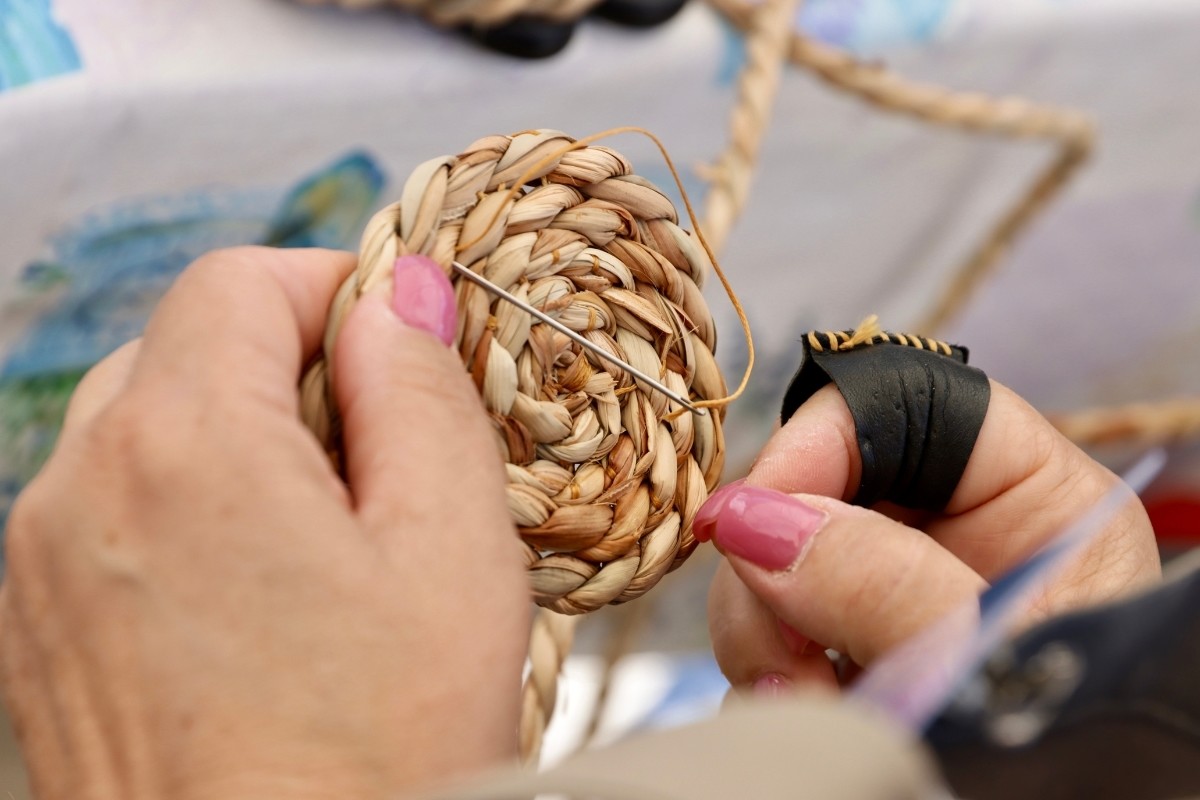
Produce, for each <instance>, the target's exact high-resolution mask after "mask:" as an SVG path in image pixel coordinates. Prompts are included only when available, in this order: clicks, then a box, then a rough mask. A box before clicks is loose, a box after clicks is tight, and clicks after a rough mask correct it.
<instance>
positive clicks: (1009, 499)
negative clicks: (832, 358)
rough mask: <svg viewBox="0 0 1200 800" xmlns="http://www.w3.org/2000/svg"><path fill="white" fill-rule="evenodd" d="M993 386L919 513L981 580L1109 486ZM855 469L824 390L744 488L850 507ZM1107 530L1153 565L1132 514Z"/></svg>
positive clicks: (833, 403) (853, 447)
mask: <svg viewBox="0 0 1200 800" xmlns="http://www.w3.org/2000/svg"><path fill="white" fill-rule="evenodd" d="M991 387H992V396H991V402H990V404H989V406H988V410H987V415H986V416H985V418H984V422H983V426H982V428H981V429H980V431H979V437H978V439H977V440H976V442H975V447H974V450H973V451H972V454H971V458H970V460H969V461H968V463H967V467H966V469H965V471H964V472H963V475H962V478H961V479H960V481H959V484H958V487H957V488H956V490H955V492H954V495H953V497H952V498H951V500H950V503H949V505H948V506H947V507H946V512H945V513H944V514H943V515H940V516H935V517H932V518H930V517H928V516H926V518H925V522H926V523H927V524H926V525H924V526H922V527H924V528H925V530H926V532H927V533H929V534H930V535H931V536H933V537H934V538H935V539H936V540H937V541H938V542H939V543H940V544H941V545H942V546H943V547H945V548H946V549H947V550H949V551H950V552H952V553H953V554H954V555H956V556H957V557H958V558H959V559H961V560H962V561H963V562H965V563H966V564H967V565H968V566H969V567H971V568H972V569H973V570H975V571H976V572H978V573H979V574H980V575H982V576H983V577H985V578H989V579H990V578H994V577H996V576H998V575H1000V574H1002V573H1003V572H1005V571H1006V570H1007V569H1008V568H1009V567H1011V566H1013V565H1014V564H1016V563H1017V562H1019V561H1020V560H1021V559H1022V558H1024V557H1025V556H1027V555H1028V554H1029V553H1031V552H1032V551H1034V550H1036V549H1037V548H1038V547H1040V546H1042V545H1043V544H1045V542H1046V541H1047V540H1048V539H1049V538H1050V537H1051V536H1053V535H1054V534H1055V532H1057V531H1058V530H1060V529H1061V528H1062V527H1064V526H1065V525H1066V524H1068V523H1069V522H1071V521H1072V520H1073V519H1075V518H1076V517H1078V516H1079V515H1080V514H1082V513H1083V512H1084V511H1085V510H1086V509H1088V508H1089V507H1091V506H1092V505H1093V504H1094V503H1096V502H1097V501H1098V500H1099V498H1100V497H1101V496H1102V495H1103V494H1104V492H1105V491H1107V489H1108V488H1109V487H1110V486H1112V484H1113V483H1114V482H1115V481H1116V480H1117V478H1116V477H1115V476H1114V475H1112V473H1110V472H1109V471H1108V470H1107V469H1105V468H1104V467H1102V466H1101V465H1100V464H1098V463H1096V462H1095V461H1093V460H1092V459H1090V458H1088V456H1087V455H1086V454H1084V453H1083V452H1082V451H1080V450H1079V449H1078V448H1077V447H1075V446H1074V445H1073V444H1071V443H1070V442H1068V441H1067V440H1066V439H1065V438H1064V437H1063V436H1062V435H1061V434H1059V433H1058V431H1056V430H1054V428H1053V427H1052V426H1051V425H1050V423H1049V422H1047V421H1046V419H1045V418H1044V417H1042V416H1041V415H1040V414H1038V413H1037V411H1035V410H1034V409H1033V408H1032V407H1031V406H1029V405H1028V404H1027V403H1026V402H1025V401H1024V400H1022V399H1021V398H1019V397H1018V396H1017V395H1016V394H1014V393H1013V392H1012V391H1011V390H1009V389H1007V388H1006V387H1004V386H1003V385H1001V384H998V383H996V382H995V381H992V382H991ZM861 470H862V460H861V456H860V455H859V451H858V444H857V437H856V435H855V426H854V419H853V417H852V416H851V414H850V410H849V409H848V408H847V406H846V403H845V401H844V400H843V399H842V396H841V395H840V394H839V393H838V391H837V389H836V388H835V387H834V386H832V385H830V386H826V387H824V388H823V389H821V390H820V391H818V392H817V393H816V394H814V395H813V396H812V398H810V399H809V400H808V401H807V402H806V403H804V405H802V406H801V407H800V408H799V410H797V412H796V413H795V415H794V416H793V417H792V418H791V419H790V420H788V422H787V424H786V425H784V426H783V427H782V428H780V430H779V431H778V432H777V433H776V434H775V436H774V437H772V439H771V440H770V441H769V442H768V443H767V445H766V447H765V448H764V449H763V452H762V454H761V456H760V457H759V459H758V461H757V462H756V463H755V465H754V467H753V468H752V469H751V472H750V475H749V476H748V477H747V481H748V482H749V483H752V484H756V485H760V486H765V487H768V488H772V489H776V490H778V491H782V492H787V493H800V494H802V493H808V494H819V495H824V496H826V497H834V498H838V499H845V500H848V499H850V498H851V497H853V496H854V494H855V493H856V491H857V488H858V482H859V476H860V474H861ZM1139 515H1140V516H1139ZM905 521H908V522H910V523H911V522H912V520H911V519H908V518H906V520H905ZM1110 528H1112V530H1113V536H1118V537H1127V538H1128V541H1127V542H1126V543H1125V544H1127V545H1128V546H1127V547H1122V548H1118V549H1119V550H1120V551H1121V554H1122V555H1123V556H1124V555H1128V553H1129V551H1130V549H1132V550H1134V551H1135V553H1136V555H1137V558H1135V559H1134V562H1136V563H1138V564H1139V565H1142V566H1144V565H1145V564H1146V563H1148V562H1150V561H1153V562H1155V563H1156V562H1157V559H1156V556H1155V555H1154V553H1153V550H1154V543H1153V535H1152V532H1151V531H1150V528H1149V523H1148V522H1147V521H1146V520H1145V518H1144V511H1142V510H1141V509H1140V507H1130V508H1127V509H1124V510H1123V511H1122V512H1121V517H1120V518H1119V519H1117V520H1115V521H1114V522H1113V524H1112V525H1111V526H1110Z"/></svg>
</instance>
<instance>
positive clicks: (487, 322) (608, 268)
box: [302, 131, 726, 614]
mask: <svg viewBox="0 0 1200 800" xmlns="http://www.w3.org/2000/svg"><path fill="white" fill-rule="evenodd" d="M573 142H574V140H573V139H571V138H569V137H568V136H566V135H565V134H563V133H560V132H558V131H527V132H523V133H519V134H515V135H513V136H491V137H488V138H485V139H480V140H479V141H477V142H475V143H474V144H472V145H471V146H470V147H468V148H467V150H466V151H465V152H463V153H462V154H460V155H458V156H449V157H444V158H437V159H434V160H432V161H428V162H426V163H425V164H423V165H421V166H420V167H418V168H417V169H416V170H415V171H414V172H413V173H412V175H411V176H410V177H409V179H408V182H407V183H406V184H405V187H404V193H403V196H402V198H401V200H400V202H399V203H396V204H394V205H392V206H389V207H388V208H385V209H384V210H383V211H381V212H379V213H378V214H377V215H376V216H375V218H374V219H373V220H372V221H371V222H370V224H369V225H368V227H367V230H366V233H365V234H364V237H363V244H362V250H361V253H360V257H359V264H358V269H357V271H356V272H355V273H354V274H353V275H352V276H351V277H350V278H349V279H348V280H347V281H346V283H345V284H344V285H343V286H342V288H341V291H340V292H339V294H338V298H337V299H336V300H335V301H334V308H333V310H332V312H331V317H330V322H329V329H328V332H327V335H326V342H325V345H326V346H325V354H326V361H322V362H320V363H318V364H316V365H314V367H313V368H312V369H311V370H310V371H309V373H308V375H307V376H306V377H305V380H304V385H303V386H302V393H303V400H304V402H303V406H304V413H305V420H306V422H307V423H308V424H309V426H310V427H312V428H313V430H314V431H316V432H317V434H318V435H319V436H320V437H321V438H322V439H323V440H324V441H325V443H326V445H327V447H328V448H329V449H330V451H331V452H336V451H337V428H338V425H337V421H336V419H335V418H334V409H333V405H332V403H331V402H330V401H329V398H330V397H331V396H332V394H331V390H330V387H329V385H328V378H327V376H328V374H329V370H328V369H327V361H328V359H329V357H330V353H331V352H332V345H333V342H334V340H335V338H336V336H337V331H338V329H339V328H340V326H341V321H342V319H343V318H344V316H345V314H346V311H347V310H348V309H349V307H350V306H351V305H352V304H353V302H354V301H355V299H356V298H357V297H358V296H359V295H360V294H361V293H362V292H363V291H365V290H367V289H369V288H371V287H372V286H375V285H377V284H378V283H379V282H381V281H388V282H390V281H391V272H392V266H393V264H394V262H395V259H396V258H397V256H400V255H405V254H410V253H421V254H424V255H427V256H429V257H430V258H432V259H433V260H434V261H436V262H437V263H439V264H441V265H442V266H443V267H445V268H446V271H447V275H449V276H450V277H451V279H452V280H453V281H454V283H455V288H456V291H457V295H458V309H459V329H458V334H457V340H456V344H457V347H458V350H459V352H460V353H461V355H462V357H463V361H464V363H465V364H466V367H467V368H468V370H469V371H470V373H471V375H472V377H473V378H474V380H475V383H476V385H477V386H478V387H479V391H480V394H481V396H482V398H483V402H484V404H485V406H486V408H487V411H488V413H489V414H490V416H491V419H492V423H493V426H494V428H495V432H496V442H497V445H498V446H499V448H500V451H501V453H502V454H503V456H504V458H505V460H506V461H507V462H508V463H507V471H508V480H509V484H508V487H507V493H508V507H509V510H510V511H511V513H512V516H513V519H514V521H515V522H516V524H517V526H518V529H519V532H520V535H521V540H522V542H523V544H522V547H523V550H524V552H525V555H526V558H527V562H528V565H529V572H530V577H531V580H532V583H533V590H534V597H535V599H536V601H537V602H538V603H539V604H540V605H542V606H546V607H548V608H551V609H554V610H555V611H559V612H562V613H567V614H579V613H584V612H588V611H592V610H594V609H597V608H600V607H601V606H604V605H606V604H608V603H621V602H625V601H627V600H631V599H633V598H635V597H638V596H639V595H641V594H642V593H644V592H645V591H646V590H648V589H649V588H650V587H652V586H653V585H654V584H656V583H657V582H658V581H659V579H661V578H662V576H663V575H664V574H666V573H667V572H669V571H670V570H672V569H674V568H675V567H677V566H679V565H680V564H681V563H683V561H684V559H686V558H687V556H688V555H690V554H691V552H692V550H693V549H695V546H696V542H695V539H693V537H692V534H691V527H692V520H693V519H694V518H695V515H696V512H697V510H698V509H699V508H700V505H701V504H702V503H703V502H704V500H705V499H706V498H707V496H708V492H709V491H710V490H711V489H713V488H715V486H716V484H717V482H718V480H719V478H720V475H721V468H722V466H723V462H724V455H723V454H724V441H723V438H722V433H721V418H722V416H723V414H722V412H720V411H718V410H717V409H710V410H709V413H707V414H704V415H698V414H693V413H690V412H686V411H684V412H683V413H673V412H678V411H680V410H681V409H679V408H678V407H677V404H675V403H673V402H671V401H670V400H668V399H667V398H666V397H665V396H664V395H663V394H661V393H660V392H658V391H656V390H654V389H652V388H650V387H649V386H645V385H643V384H642V383H641V382H640V381H638V380H635V379H634V378H633V377H632V376H630V375H629V374H628V373H626V372H625V371H624V370H622V369H620V368H619V367H616V366H614V365H613V364H611V363H610V362H608V361H607V360H604V359H601V358H599V357H598V356H595V355H594V354H591V353H588V352H587V351H586V350H585V349H583V348H581V347H580V346H579V345H578V344H576V343H574V342H572V341H571V340H570V339H568V338H567V337H566V336H563V335H562V334H561V333H559V332H557V331H555V330H553V329H552V328H550V327H549V326H548V325H545V324H543V323H540V322H538V321H537V320H536V319H534V318H533V317H532V316H530V315H529V314H528V313H526V312H524V311H521V310H520V309H519V308H517V307H516V306H514V305H512V304H511V303H509V302H507V301H505V300H502V299H499V298H496V297H494V296H493V295H492V294H490V293H489V292H488V291H487V290H485V289H483V288H481V287H479V286H477V285H476V284H474V283H472V282H470V281H467V280H462V279H459V276H457V274H455V273H454V272H453V271H452V270H451V269H450V267H449V265H450V263H451V262H452V261H453V260H458V261H459V262H460V263H462V264H464V265H466V266H467V267H469V268H470V269H471V270H472V271H474V272H477V273H480V274H482V275H483V276H484V277H485V278H487V279H488V280H490V281H492V282H493V283H496V284H498V285H500V286H501V287H503V288H505V289H507V290H509V291H510V292H512V293H513V294H515V295H516V296H517V297H519V298H521V299H522V300H525V301H527V302H528V303H530V304H532V305H533V306H534V307H536V308H538V309H540V310H542V311H544V312H546V313H547V314H549V315H550V316H552V317H554V318H555V319H557V320H558V321H559V322H561V323H563V324H564V325H566V326H567V327H569V328H570V329H572V330H574V331H577V332H578V333H580V334H581V335H583V336H584V337H586V338H587V339H588V340H589V341H591V342H593V343H595V344H597V345H599V346H600V347H602V348H604V349H605V350H606V351H607V352H610V353H613V354H614V355H616V356H617V357H619V358H621V359H622V360H624V361H626V362H627V363H629V364H631V365H633V366H634V367H636V368H638V369H639V370H641V371H643V372H645V373H646V374H649V375H653V376H659V378H660V380H661V381H662V382H663V383H665V384H666V385H667V386H669V387H670V388H671V389H673V390H675V391H677V392H679V393H680V394H683V395H685V396H690V397H691V398H694V399H700V400H704V399H718V398H722V397H724V396H725V395H726V391H725V381H724V379H723V378H722V376H721V373H720V371H719V370H718V369H717V365H716V362H715V361H714V359H713V356H712V351H713V348H714V347H715V345H716V331H715V330H714V327H713V321H712V317H711V315H710V314H709V310H708V306H707V305H706V304H705V302H704V299H703V297H702V296H701V293H700V286H701V283H702V281H703V278H704V276H705V274H706V273H707V271H708V270H709V269H710V263H709V259H708V256H707V255H706V253H705V250H704V249H703V248H702V247H701V246H700V244H699V242H698V241H697V240H696V239H695V237H694V236H693V235H692V234H690V233H688V232H687V231H684V230H683V229H682V228H680V227H679V225H678V216H677V215H676V213H675V208H674V207H673V205H672V204H671V202H670V200H668V199H667V197H666V196H665V195H664V194H663V193H662V192H661V191H660V190H659V189H657V188H656V187H655V186H653V185H652V184H651V183H649V182H648V181H646V180H645V179H643V178H640V177H638V176H637V175H634V174H633V170H632V167H631V166H630V164H629V162H628V161H627V160H626V159H625V158H624V157H623V156H621V155H620V154H619V153H617V152H615V151H613V150H611V149H609V148H606V147H597V146H591V147H583V148H581V149H575V150H570V151H569V152H564V151H565V150H566V149H567V148H568V147H569V146H570V145H571V144H572V143H573ZM542 162H545V163H542ZM538 165H540V166H538ZM535 166H538V168H537V169H536V170H535V171H534V172H533V173H532V176H530V175H529V174H527V173H529V172H530V170H533V168H534V167H535ZM522 178H524V179H525V180H527V181H528V182H527V183H526V184H525V185H524V186H522V187H521V189H520V190H519V191H518V192H516V193H514V192H512V191H510V189H511V187H512V186H513V184H514V182H516V181H518V180H521V179H522Z"/></svg>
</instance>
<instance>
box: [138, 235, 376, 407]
mask: <svg viewBox="0 0 1200 800" xmlns="http://www.w3.org/2000/svg"><path fill="white" fill-rule="evenodd" d="M354 265H355V258H354V256H353V255H351V254H350V253H344V252H339V251H334V250H318V249H306V250H300V249H288V250H282V249H274V248H269V247H240V248H234V249H229V250H219V251H215V252H213V253H210V254H209V255H206V256H204V257H203V258H201V259H199V260H198V261H196V262H195V263H194V264H192V266H190V267H188V268H187V269H186V270H185V271H184V273H183V274H182V275H181V276H180V277H179V280H178V281H176V283H175V285H174V286H172V287H171V289H170V290H169V291H168V292H167V294H166V296H165V297H164V298H163V300H162V302H161V303H160V304H159V306H158V308H157V309H156V310H155V312H154V314H153V316H151V318H150V322H149V324H148V325H147V326H146V332H145V335H144V337H143V342H142V348H141V353H140V354H139V357H138V361H137V364H136V365H135V367H134V373H133V376H132V377H131V383H137V382H138V381H143V382H144V381H146V380H154V379H156V378H163V377H166V378H168V379H169V380H171V381H172V382H173V383H175V384H176V385H177V386H179V387H180V388H181V390H182V391H184V392H189V393H192V394H193V395H194V396H196V397H198V398H202V397H206V396H211V393H212V392H214V391H225V392H237V393H239V394H247V393H248V394H250V395H251V396H259V397H262V396H264V395H265V396H266V397H267V398H269V399H271V400H273V401H278V402H280V403H283V404H284V406H285V407H288V408H291V407H294V406H295V405H296V404H297V402H298V401H297V398H296V392H295V386H296V382H297V380H298V378H299V376H300V371H301V369H302V368H303V366H304V363H305V362H306V361H307V360H308V359H310V358H311V357H312V356H313V354H314V353H316V351H317V350H318V348H319V347H320V344H321V339H322V336H323V334H324V331H325V320H326V317H327V315H328V312H329V307H330V304H331V303H332V302H333V298H334V296H335V294H336V293H337V290H338V287H339V285H340V284H341V283H342V282H343V281H344V280H345V278H346V277H347V276H348V275H349V274H350V272H351V271H352V270H353V269H354Z"/></svg>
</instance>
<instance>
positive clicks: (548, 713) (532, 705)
mask: <svg viewBox="0 0 1200 800" xmlns="http://www.w3.org/2000/svg"><path fill="white" fill-rule="evenodd" d="M578 619H579V618H578V617H568V616H564V615H562V614H557V613H555V612H553V611H550V610H548V609H544V608H543V609H541V610H540V611H539V612H538V614H537V616H536V617H534V620H533V628H532V629H531V631H530V634H529V675H528V676H527V677H526V678H525V685H524V686H523V687H522V689H521V722H520V728H519V736H518V741H519V743H520V756H521V763H522V764H530V765H536V764H537V762H538V759H539V758H540V757H541V753H542V743H543V741H544V740H545V736H546V728H547V727H548V726H549V725H550V720H551V719H552V718H553V716H554V709H555V707H556V706H557V705H558V681H559V676H560V675H561V673H562V666H563V663H564V662H565V661H566V660H567V655H568V654H569V653H570V652H571V646H572V644H573V643H574V640H575V627H576V625H577V623H578Z"/></svg>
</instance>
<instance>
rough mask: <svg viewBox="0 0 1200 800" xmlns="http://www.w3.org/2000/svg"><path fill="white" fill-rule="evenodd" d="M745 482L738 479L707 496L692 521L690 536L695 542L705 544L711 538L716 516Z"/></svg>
mask: <svg viewBox="0 0 1200 800" xmlns="http://www.w3.org/2000/svg"><path fill="white" fill-rule="evenodd" d="M745 482H746V479H745V478H740V479H738V480H736V481H733V482H731V483H727V484H725V485H724V486H722V487H721V488H720V489H717V490H716V491H715V492H713V493H712V494H710V495H709V496H708V499H707V500H705V501H704V503H703V505H701V506H700V510H699V511H697V512H696V518H695V519H694V520H692V536H694V537H696V541H698V542H707V541H708V540H709V539H711V538H712V534H713V528H714V527H715V526H716V524H717V516H718V515H720V513H721V509H722V508H724V507H725V502H726V501H727V500H728V499H729V498H730V497H732V496H733V495H734V493H736V492H737V489H738V487H739V486H741V485H742V484H744V483H745Z"/></svg>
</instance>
